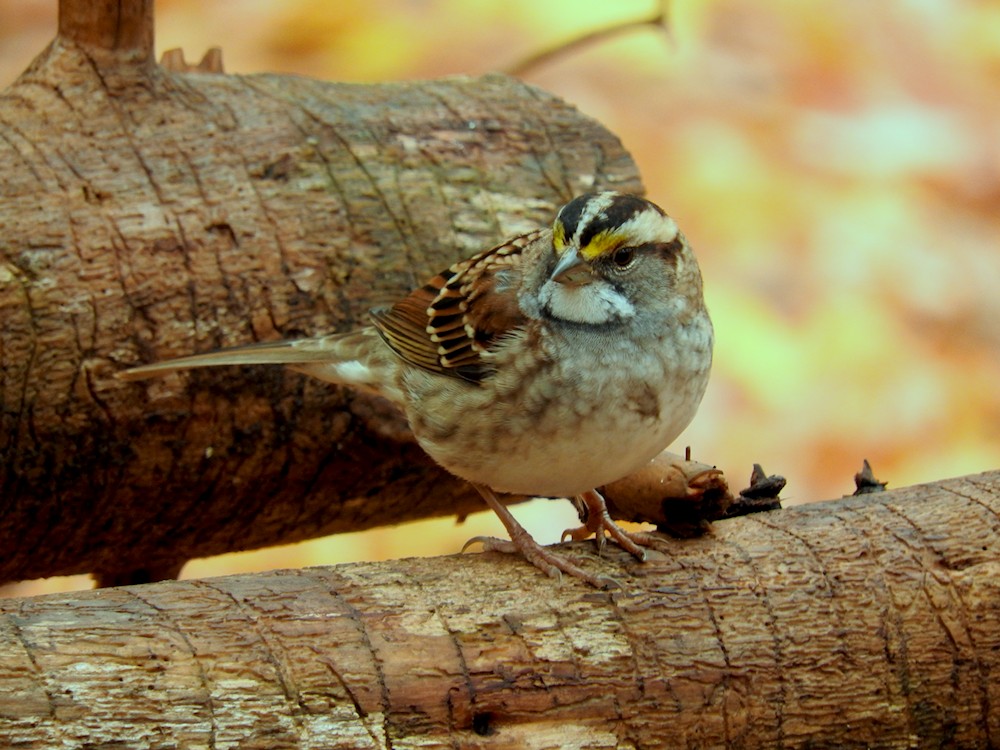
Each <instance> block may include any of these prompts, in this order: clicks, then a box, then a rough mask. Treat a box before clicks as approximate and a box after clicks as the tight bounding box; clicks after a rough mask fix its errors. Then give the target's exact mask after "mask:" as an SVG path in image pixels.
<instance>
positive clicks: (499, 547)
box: [462, 485, 621, 589]
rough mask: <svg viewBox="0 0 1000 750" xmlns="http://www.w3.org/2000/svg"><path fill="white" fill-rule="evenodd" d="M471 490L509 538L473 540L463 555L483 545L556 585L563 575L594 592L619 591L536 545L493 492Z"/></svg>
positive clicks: (479, 487)
mask: <svg viewBox="0 0 1000 750" xmlns="http://www.w3.org/2000/svg"><path fill="white" fill-rule="evenodd" d="M473 486H474V487H475V488H476V489H477V490H478V491H479V494H480V495H482V497H483V499H484V500H485V501H486V504H487V505H489V506H490V508H492V509H493V512H494V513H496V514H497V516H498V517H499V518H500V521H501V523H503V525H504V527H505V528H506V529H507V533H508V534H510V541H509V542H508V541H505V540H503V539H495V538H494V537H473V538H472V539H470V540H469V541H468V542H466V543H465V547H463V548H462V549H463V551H464V550H465V549H466V548H468V547H469V546H470V545H472V544H475V543H477V542H478V543H480V544H482V545H483V548H484V549H486V550H490V551H496V552H519V553H520V554H521V555H523V556H524V558H525V559H526V560H527V561H528V562H530V563H531V564H532V565H534V566H535V567H536V568H538V569H539V570H541V571H542V572H544V573H545V574H546V575H548V576H551V577H552V578H556V579H559V580H560V581H561V580H562V575H563V573H565V574H566V575H570V576H572V577H573V578H579V579H580V580H581V581H585V582H586V583H589V584H590V585H591V586H593V587H594V588H598V589H608V588H621V584H620V583H618V581H616V580H614V579H613V578H608V577H605V576H595V575H591V574H590V573H588V572H587V571H585V570H584V569H583V568H581V567H579V566H578V565H574V564H573V563H571V562H570V561H569V560H567V559H566V558H564V557H562V556H561V555H557V554H555V553H554V552H551V551H549V550H548V549H546V548H545V547H543V546H542V545H540V544H539V543H538V542H536V541H535V540H534V539H533V538H532V536H531V534H529V533H528V531H527V529H525V528H524V527H523V526H522V525H521V524H519V523H518V522H517V519H516V518H514V516H513V515H512V514H511V512H510V511H509V510H508V509H507V507H506V506H505V505H504V504H503V503H501V502H500V500H499V499H497V496H496V494H495V493H494V492H493V490H491V489H490V488H489V487H484V486H482V485H473Z"/></svg>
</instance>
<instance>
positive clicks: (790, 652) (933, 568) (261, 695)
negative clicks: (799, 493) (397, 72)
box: [0, 472, 1000, 749]
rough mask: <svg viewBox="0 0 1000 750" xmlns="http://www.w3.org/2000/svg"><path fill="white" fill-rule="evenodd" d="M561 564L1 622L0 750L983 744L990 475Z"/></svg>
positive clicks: (994, 737)
mask: <svg viewBox="0 0 1000 750" xmlns="http://www.w3.org/2000/svg"><path fill="white" fill-rule="evenodd" d="M563 550H564V552H566V553H567V554H570V555H572V556H574V557H575V558H578V559H579V560H580V562H581V564H582V565H584V566H586V567H587V568H589V569H591V570H597V569H600V571H601V573H602V574H605V575H612V576H615V577H616V578H618V579H619V580H620V581H621V583H622V589H621V590H620V591H617V592H598V591H595V590H594V589H591V588H589V587H588V586H586V585H585V584H582V583H580V582H579V581H576V580H564V581H563V582H562V583H561V584H560V583H557V582H555V581H553V580H551V579H548V578H546V577H545V576H543V575H541V574H540V573H539V572H538V571H537V570H536V569H534V568H532V567H531V566H530V565H528V564H526V563H525V562H523V561H522V560H519V559H517V558H513V557H507V556H504V555H500V554H498V553H490V554H467V555H457V556H452V557H442V558H434V559H409V560H397V561H393V562H386V563H370V564H355V565H344V566H337V567H331V568H311V569H306V570H288V571H277V572H272V573H265V574H259V575H249V576H233V577H227V578H218V579H208V580H196V581H181V582H164V583H158V584H151V585H145V586H134V587H125V588H120V589H104V590H100V591H94V592H87V593H79V594H70V595H59V596H47V597H40V598H36V599H22V600H7V601H0V696H4V697H3V699H2V700H0V745H3V746H5V747H7V746H10V747H21V746H25V747H60V746H74V747H78V746H87V747H103V746H112V745H113V746H114V747H116V748H146V747H185V748H209V747H216V748H223V747H245V748H247V747H261V748H263V747H267V748H271V749H275V748H306V747H323V748H383V747H395V748H401V747H417V746H419V747H449V748H453V747H462V748H476V747H490V748H542V747H574V748H607V747H616V746H617V747H688V748H702V747H741V748H758V747H759V748H773V747H787V748H805V747H812V748H815V747H848V748H849V747H858V748H861V747H864V748H913V747H941V746H948V747H957V748H983V747H996V746H997V745H998V744H1000V679H997V676H998V675H1000V472H990V473H987V474H981V475H978V476H970V477H965V478H960V479H952V480H946V481H942V482H937V483H934V484H928V485H923V486H916V487H911V488H906V489H902V490H895V491H891V492H884V493H874V494H869V495H865V496H862V497H856V498H847V499H842V500H837V501H831V502H826V503H820V504H815V505H810V506H801V507H796V508H791V509H786V510H779V511H772V512H768V513H760V514H756V515H753V516H746V517H740V518H735V519H731V520H726V521H721V522H719V523H717V524H716V526H715V531H714V533H713V534H711V535H708V536H705V537H701V538H698V539H693V540H684V541H680V540H671V539H664V540H663V543H662V545H661V546H660V547H659V548H658V551H655V552H653V553H651V554H650V556H649V559H648V560H647V561H646V562H645V563H638V562H636V561H635V560H633V559H631V558H630V556H628V555H626V554H624V553H621V552H620V551H618V550H613V549H609V550H607V552H606V555H605V557H604V558H598V557H597V556H596V554H595V553H594V548H593V545H590V544H587V543H577V544H572V545H565V546H564V547H563Z"/></svg>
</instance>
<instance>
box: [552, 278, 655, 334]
mask: <svg viewBox="0 0 1000 750" xmlns="http://www.w3.org/2000/svg"><path fill="white" fill-rule="evenodd" d="M538 300H539V302H541V304H542V309H543V310H545V311H546V312H547V313H548V314H549V315H551V316H552V317H553V318H558V319H559V320H566V321H569V322H570V323H586V324H589V325H603V324H604V323H610V322H611V321H614V320H626V319H628V318H631V317H633V316H634V315H635V307H634V306H633V305H632V303H631V302H629V301H628V300H627V299H625V298H624V297H623V296H622V295H621V294H620V293H619V292H618V291H616V290H615V288H614V287H612V286H611V285H610V284H608V283H607V282H606V281H594V282H592V283H590V284H587V285H586V286H571V285H568V284H560V283H559V282H557V281H547V282H545V285H544V286H543V287H542V291H541V293H540V294H539V295H538Z"/></svg>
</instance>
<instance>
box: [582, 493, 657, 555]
mask: <svg viewBox="0 0 1000 750" xmlns="http://www.w3.org/2000/svg"><path fill="white" fill-rule="evenodd" d="M574 499H575V500H576V501H577V502H578V503H579V505H578V507H581V506H582V511H583V512H582V513H581V518H580V520H581V521H583V526H579V527H577V528H575V529H566V531H564V532H563V533H562V539H563V540H564V541H565V540H566V538H567V537H569V538H570V539H572V540H573V541H576V542H579V541H580V540H582V539H586V538H587V537H588V536H590V535H591V534H594V540H595V541H596V542H597V550H598V552H600V551H602V550H603V549H604V542H605V540H606V537H605V534H606V535H607V536H609V537H611V538H612V539H614V540H615V541H616V542H618V545H619V546H620V547H621V548H622V549H624V550H626V551H627V552H630V553H631V554H633V555H635V557H637V558H638V559H639V560H645V559H646V552H645V550H644V549H643V548H642V545H645V546H648V544H647V543H646V539H645V535H642V534H629V533H628V532H627V531H625V529H623V528H621V527H620V526H619V525H618V524H616V523H615V522H614V521H612V520H611V516H609V515H608V506H607V505H605V504H604V498H603V497H601V493H600V492H598V491H597V490H588V491H587V492H584V493H583V494H581V495H577V496H576V498H574Z"/></svg>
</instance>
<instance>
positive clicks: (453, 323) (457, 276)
mask: <svg viewBox="0 0 1000 750" xmlns="http://www.w3.org/2000/svg"><path fill="white" fill-rule="evenodd" d="M545 231H546V230H537V231H534V232H530V233H528V234H524V235H521V236H519V237H515V238H514V239H512V240H508V241H507V242H505V243H503V244H502V245H498V246H497V247H494V248H492V249H490V250H487V251H486V252H482V253H479V254H478V255H474V256H472V257H471V258H468V259H467V260H463V261H459V262H458V263H456V264H455V265H453V266H452V267H451V268H449V269H448V270H447V271H443V272H441V273H439V274H438V275H437V276H435V277H434V278H433V279H431V280H430V281H429V282H427V284H425V285H424V286H422V287H421V288H420V289H417V290H416V291H414V292H413V293H411V294H410V295H409V296H407V297H405V298H404V299H402V300H400V301H399V302H397V303H396V304H395V305H393V306H392V307H390V308H388V309H384V310H376V311H373V312H372V320H373V322H374V324H375V327H376V328H377V329H378V331H379V333H381V334H382V338H383V339H384V340H385V342H386V343H387V344H388V345H389V346H390V347H391V348H392V349H393V350H394V351H395V352H396V353H397V354H398V355H399V356H400V357H402V358H403V359H404V360H406V361H407V362H409V363H410V364H412V365H416V366H417V367H422V368H424V369H425V370H430V371H432V372H439V373H441V374H444V375H450V376H452V377H456V378H462V379H464V380H470V381H473V382H478V381H480V380H482V379H483V378H484V377H486V376H487V375H489V374H490V372H491V371H492V370H491V367H490V364H489V362H488V361H487V360H486V359H484V358H483V355H484V354H485V353H487V352H488V351H489V350H490V347H491V346H492V345H493V344H494V343H495V342H496V341H497V340H498V339H499V338H501V337H502V336H504V335H505V334H507V333H509V332H511V331H512V330H514V329H516V328H518V327H520V326H522V325H524V323H525V317H524V315H523V313H522V312H521V310H520V308H519V307H518V304H517V298H516V287H517V281H518V279H519V272H518V268H519V266H520V262H521V258H522V255H521V253H522V251H523V250H524V248H525V247H527V246H528V245H529V244H531V243H532V242H534V241H535V240H537V239H538V238H539V237H541V236H542V234H544V232H545Z"/></svg>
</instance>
